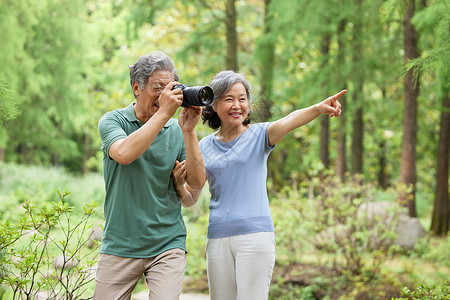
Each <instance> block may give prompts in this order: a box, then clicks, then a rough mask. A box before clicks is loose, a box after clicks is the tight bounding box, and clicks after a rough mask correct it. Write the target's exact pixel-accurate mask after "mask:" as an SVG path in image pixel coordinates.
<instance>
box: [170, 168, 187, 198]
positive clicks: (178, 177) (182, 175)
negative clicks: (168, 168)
mask: <svg viewBox="0 0 450 300" xmlns="http://www.w3.org/2000/svg"><path fill="white" fill-rule="evenodd" d="M172 178H173V185H174V187H175V190H177V192H178V190H179V189H180V188H183V186H184V184H185V183H186V161H185V160H183V161H182V162H179V161H178V160H177V161H175V167H174V168H173V170H172Z"/></svg>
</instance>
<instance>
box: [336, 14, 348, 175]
mask: <svg viewBox="0 0 450 300" xmlns="http://www.w3.org/2000/svg"><path fill="white" fill-rule="evenodd" d="M346 22H347V21H346V20H345V19H344V20H341V22H340V23H339V26H338V47H339V53H338V65H341V64H342V65H343V64H344V57H345V55H344V44H345V42H344V40H343V33H344V29H345V23H346ZM338 76H339V74H338ZM341 78H342V76H341ZM339 102H340V103H341V105H342V108H343V109H345V97H341V98H339ZM345 123H346V117H345V113H343V114H341V116H340V117H339V127H338V130H337V142H338V145H337V161H336V174H337V175H338V177H339V178H340V179H341V181H342V182H344V181H345V172H346V171H347V167H346V150H345V149H346V146H345V144H346V138H345Z"/></svg>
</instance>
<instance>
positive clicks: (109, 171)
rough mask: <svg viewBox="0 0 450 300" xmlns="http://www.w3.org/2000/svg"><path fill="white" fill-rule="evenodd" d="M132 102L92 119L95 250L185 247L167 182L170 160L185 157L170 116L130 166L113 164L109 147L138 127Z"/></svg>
mask: <svg viewBox="0 0 450 300" xmlns="http://www.w3.org/2000/svg"><path fill="white" fill-rule="evenodd" d="M142 125H143V123H142V122H141V121H139V120H138V119H137V118H136V115H135V113H134V109H133V103H132V104H130V105H129V106H127V107H125V108H123V109H119V110H115V111H111V112H108V113H106V114H105V115H103V117H102V118H101V119H100V121H99V123H98V130H99V133H100V137H101V140H102V150H103V176H104V179H105V189H106V197H105V205H104V211H105V230H104V233H103V240H102V244H101V247H100V253H106V254H111V255H116V256H122V257H133V258H148V257H154V256H156V255H158V254H160V253H162V252H164V251H166V250H169V249H173V248H181V249H183V250H185V251H186V227H185V225H184V221H183V217H182V215H181V203H180V201H179V200H178V198H177V195H176V192H175V189H174V187H173V182H172V177H171V173H172V169H173V167H174V165H175V160H178V161H182V160H184V159H185V158H186V152H185V146H184V139H183V133H182V131H181V128H180V126H179V125H178V122H177V120H176V119H174V118H171V119H170V120H169V121H168V122H167V123H166V125H164V128H163V129H162V130H161V131H160V132H159V134H158V135H157V136H156V138H155V140H154V142H153V143H152V144H151V145H150V147H149V148H148V149H147V151H145V152H144V154H142V155H141V156H140V157H139V158H138V159H136V160H135V161H134V162H132V163H131V164H129V165H127V166H125V165H121V164H119V163H117V162H116V161H115V160H113V159H111V158H110V157H109V155H108V153H109V147H110V146H111V144H112V143H114V142H115V141H117V140H118V139H122V138H125V137H127V136H128V135H130V134H131V133H132V132H134V131H136V130H137V129H139V128H140V127H141V126H142Z"/></svg>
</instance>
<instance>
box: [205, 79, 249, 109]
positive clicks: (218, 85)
mask: <svg viewBox="0 0 450 300" xmlns="http://www.w3.org/2000/svg"><path fill="white" fill-rule="evenodd" d="M239 82H241V83H242V84H243V85H244V87H245V92H246V94H247V100H248V102H249V104H250V103H251V98H250V93H251V89H252V88H251V86H250V83H249V82H248V80H247V78H245V75H244V74H243V73H236V72H234V71H222V72H219V73H217V75H216V76H214V77H213V79H211V82H210V84H209V85H210V87H211V89H212V90H213V92H214V101H217V100H219V99H222V97H223V96H224V95H225V93H226V92H227V91H228V90H229V89H230V88H231V87H232V86H233V85H235V84H236V83H239Z"/></svg>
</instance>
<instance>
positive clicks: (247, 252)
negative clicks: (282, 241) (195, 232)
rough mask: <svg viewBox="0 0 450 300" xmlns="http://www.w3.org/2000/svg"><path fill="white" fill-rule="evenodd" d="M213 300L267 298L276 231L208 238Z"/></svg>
mask: <svg viewBox="0 0 450 300" xmlns="http://www.w3.org/2000/svg"><path fill="white" fill-rule="evenodd" d="M206 260H207V270H208V283H209V293H210V295H211V300H250V299H251V300H267V299H268V297H269V287H270V281H271V279H272V272H273V267H274V265H275V234H274V233H273V232H258V233H251V234H244V235H237V236H231V237H226V238H220V239H208V240H207V241H206Z"/></svg>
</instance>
